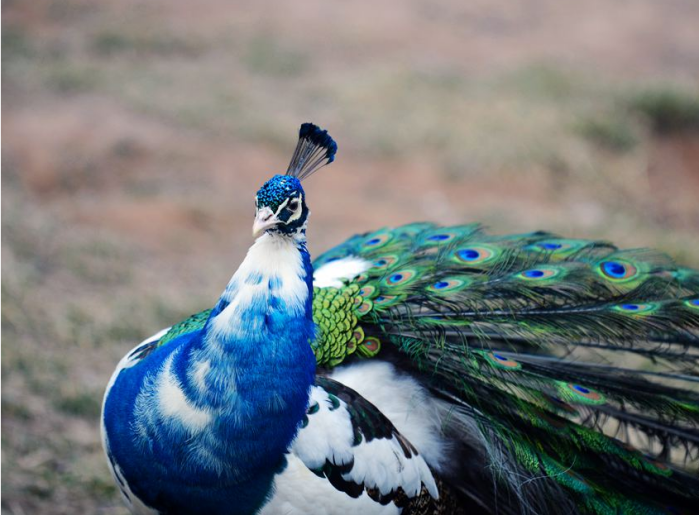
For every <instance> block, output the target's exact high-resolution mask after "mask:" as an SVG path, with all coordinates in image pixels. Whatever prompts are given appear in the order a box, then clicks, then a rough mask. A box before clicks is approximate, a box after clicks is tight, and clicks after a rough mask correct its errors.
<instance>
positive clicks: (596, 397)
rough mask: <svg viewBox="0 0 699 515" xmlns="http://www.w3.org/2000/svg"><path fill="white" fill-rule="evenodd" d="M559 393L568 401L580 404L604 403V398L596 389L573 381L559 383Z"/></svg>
mask: <svg viewBox="0 0 699 515" xmlns="http://www.w3.org/2000/svg"><path fill="white" fill-rule="evenodd" d="M559 388H560V392H561V395H562V396H563V397H564V398H565V399H566V400H567V401H568V402H578V403H581V404H604V403H605V402H606V399H605V397H604V395H602V394H601V393H600V392H598V391H597V390H593V389H592V388H589V387H587V386H583V385H580V384H575V383H564V382H560V383H559Z"/></svg>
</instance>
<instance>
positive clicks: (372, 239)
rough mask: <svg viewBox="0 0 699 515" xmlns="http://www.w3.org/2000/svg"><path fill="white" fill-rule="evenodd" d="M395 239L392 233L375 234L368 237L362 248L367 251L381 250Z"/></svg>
mask: <svg viewBox="0 0 699 515" xmlns="http://www.w3.org/2000/svg"><path fill="white" fill-rule="evenodd" d="M392 238H393V235H391V234H390V233H383V234H373V235H370V236H368V237H367V239H366V240H364V242H363V243H362V247H363V248H365V249H379V248H381V247H383V246H385V245H386V244H388V242H390V241H391V239H392Z"/></svg>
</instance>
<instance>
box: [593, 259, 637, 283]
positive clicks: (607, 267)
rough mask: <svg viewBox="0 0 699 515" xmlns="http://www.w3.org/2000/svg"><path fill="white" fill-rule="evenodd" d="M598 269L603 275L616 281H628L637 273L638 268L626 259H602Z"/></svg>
mask: <svg viewBox="0 0 699 515" xmlns="http://www.w3.org/2000/svg"><path fill="white" fill-rule="evenodd" d="M599 269H600V271H601V272H602V274H603V275H604V276H605V277H607V278H608V279H611V280H612V281H616V282H624V281H628V280H630V279H633V278H634V277H636V275H637V274H638V269H637V268H636V267H635V266H634V265H632V264H631V263H629V262H627V261H602V262H601V263H600V264H599Z"/></svg>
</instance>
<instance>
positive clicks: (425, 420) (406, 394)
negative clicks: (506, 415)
mask: <svg viewBox="0 0 699 515" xmlns="http://www.w3.org/2000/svg"><path fill="white" fill-rule="evenodd" d="M330 377H332V378H333V379H334V380H336V381H339V382H340V383H342V384H344V385H345V386H349V387H350V388H352V389H353V390H355V391H356V392H357V393H359V394H360V395H361V396H362V397H364V398H365V399H366V400H368V401H369V402H371V403H372V404H373V405H374V406H376V407H377V408H378V409H379V411H381V413H383V414H384V415H385V416H386V417H387V418H388V419H389V420H390V421H391V422H392V423H393V425H394V426H396V429H398V431H400V433H401V434H402V435H403V436H405V437H406V438H407V439H408V441H409V442H410V443H411V444H413V445H414V446H415V448H416V449H417V450H418V452H419V453H420V455H421V456H422V457H423V458H425V461H426V462H427V463H428V465H429V466H430V468H431V469H432V470H435V471H437V472H441V471H442V470H444V468H445V466H446V464H447V463H448V459H447V457H448V456H449V446H448V443H447V439H446V438H445V437H444V435H443V434H442V426H443V421H442V416H441V414H442V413H446V412H447V411H448V408H447V409H445V408H444V407H443V406H440V404H441V401H438V400H437V399H435V398H434V396H432V395H431V394H430V393H429V392H428V391H427V390H426V389H425V388H423V387H422V386H421V385H420V383H418V382H417V381H416V380H415V379H413V378H412V377H410V376H409V375H406V374H399V373H398V372H397V371H396V369H395V367H394V366H393V365H392V364H390V363H388V362H386V361H378V360H371V361H364V362H359V363H353V364H351V365H347V366H342V367H338V368H336V369H335V370H333V372H332V374H331V375H330Z"/></svg>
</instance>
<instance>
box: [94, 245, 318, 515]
mask: <svg viewBox="0 0 699 515" xmlns="http://www.w3.org/2000/svg"><path fill="white" fill-rule="evenodd" d="M312 278H313V271H312V266H311V260H310V256H309V253H308V251H307V250H306V247H305V242H304V241H303V240H294V239H293V238H289V237H286V236H270V235H265V236H263V237H262V238H260V239H259V240H258V241H257V242H256V243H255V245H253V247H251V249H250V251H249V253H248V256H247V257H246V259H245V261H244V262H243V264H242V265H241V266H240V268H239V269H238V271H237V272H236V274H235V275H234V276H233V278H232V279H231V281H230V283H229V284H228V287H227V288H226V290H225V291H224V293H223V295H222V296H221V298H220V299H219V301H218V303H217V305H216V307H215V308H214V310H213V312H212V314H211V316H210V318H209V320H208V321H207V324H206V326H205V327H204V329H203V330H201V331H197V332H195V333H190V334H188V335H185V336H182V337H180V339H178V340H180V341H179V344H176V343H177V342H178V340H175V341H173V342H171V343H170V344H168V345H165V346H163V347H162V348H160V349H158V351H156V352H155V353H153V354H152V355H151V356H149V358H148V359H147V360H145V361H144V362H143V363H142V364H139V366H136V367H132V368H129V369H126V370H124V371H122V373H121V374H120V376H119V378H118V379H117V382H116V383H115V385H114V387H113V389H112V390H113V391H112V394H114V393H117V392H115V391H114V390H115V389H116V390H118V389H122V388H124V389H126V388H128V386H127V385H126V384H124V385H122V384H121V379H122V377H123V376H125V374H126V373H129V374H130V373H133V374H139V375H142V376H143V377H142V378H141V380H140V382H139V383H138V385H139V388H136V389H133V388H132V390H133V391H132V392H131V394H132V395H133V404H132V405H133V406H135V409H133V411H132V412H131V413H129V414H128V420H124V421H123V424H122V423H120V422H119V421H117V422H114V425H115V426H118V427H116V428H110V427H107V430H108V434H110V435H111V434H112V432H113V431H117V432H118V431H125V432H129V433H130V435H129V437H130V438H119V439H118V440H119V442H118V444H119V445H118V446H119V447H122V445H121V444H122V440H131V441H133V442H134V443H135V446H134V448H124V449H119V450H118V451H119V454H127V455H128V456H126V457H124V456H119V457H118V459H117V461H118V462H119V463H120V464H121V466H122V468H123V469H125V470H124V474H125V476H126V477H127V479H129V476H130V475H134V476H135V477H134V478H133V483H132V480H131V479H129V484H134V485H136V486H135V488H134V492H136V493H137V495H138V497H139V498H141V499H142V500H144V501H145V502H146V504H149V505H150V506H154V507H159V506H163V508H159V509H161V510H162V509H164V508H167V506H169V505H170V504H171V503H172V506H178V508H177V510H174V511H172V513H180V511H181V510H183V509H186V507H185V505H188V506H191V508H192V509H194V511H193V512H201V510H202V509H203V507H206V509H205V511H206V512H208V513H212V514H216V513H219V512H220V510H223V509H225V513H240V514H247V513H254V512H255V511H256V510H257V509H258V508H259V507H260V506H261V505H262V504H263V503H264V502H265V499H266V497H267V496H268V495H269V494H270V493H271V484H272V481H273V477H274V474H275V473H277V472H278V471H279V470H280V469H281V468H283V467H284V465H285V458H284V455H285V452H286V451H287V450H288V448H289V445H290V443H291V441H292V440H293V438H294V437H295V435H296V432H297V430H298V427H299V423H300V422H301V420H302V418H303V416H304V414H305V411H306V407H307V403H308V393H309V388H310V386H311V384H312V383H313V380H314V376H315V357H314V355H313V352H312V350H311V347H310V343H309V342H310V340H312V339H313V337H314V324H313V318H312V294H313V284H312V280H313V279H312ZM147 362H148V363H147ZM141 365H147V367H148V369H147V370H146V367H141ZM139 368H140V369H141V370H140V371H139V370H138V369H139ZM130 382H131V384H133V381H132V380H131V381H130ZM168 385H169V386H168ZM172 385H175V386H174V387H173V386H172ZM112 394H110V399H111V398H112V397H113V395H112ZM120 396H122V397H127V396H128V394H126V393H125V392H122V393H121V394H120ZM178 399H179V401H178ZM178 402H179V404H178ZM106 409H107V410H109V409H110V406H109V405H107V406H106ZM119 409H123V408H119ZM113 418H115V417H112V416H110V413H108V412H106V415H105V421H106V424H107V425H109V424H111V423H112V422H111V419H113ZM114 440H117V439H116V438H114V439H113V438H111V437H110V444H111V447H112V449H113V451H112V452H113V453H114V454H117V449H114V448H115V447H117V445H114V444H113V443H112V442H113V441H114ZM153 462H155V463H160V464H162V465H163V467H157V466H156V467H153V466H150V467H148V466H146V464H147V463H148V464H149V463H153ZM183 483H184V485H183ZM155 487H157V488H155ZM137 490H138V491H137ZM163 490H169V491H167V492H164V491H163ZM165 499H166V500H165ZM232 501H234V504H235V509H234V510H233V511H231V502H232ZM168 513H170V511H168ZM182 513H188V512H187V511H182Z"/></svg>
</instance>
